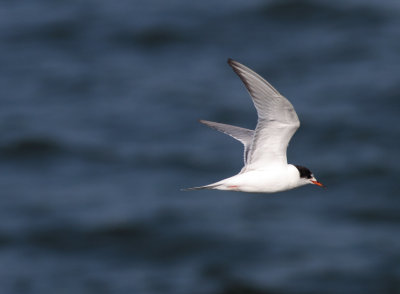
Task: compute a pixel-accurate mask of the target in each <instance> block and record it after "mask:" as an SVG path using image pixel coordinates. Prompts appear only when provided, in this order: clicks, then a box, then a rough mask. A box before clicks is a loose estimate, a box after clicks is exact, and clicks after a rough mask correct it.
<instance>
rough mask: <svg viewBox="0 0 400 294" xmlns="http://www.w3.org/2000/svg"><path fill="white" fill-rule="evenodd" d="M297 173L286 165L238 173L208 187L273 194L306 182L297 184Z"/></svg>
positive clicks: (290, 166)
mask: <svg viewBox="0 0 400 294" xmlns="http://www.w3.org/2000/svg"><path fill="white" fill-rule="evenodd" d="M298 178H299V171H298V170H297V168H296V167H295V166H294V165H291V164H287V165H286V166H284V167H281V166H279V167H277V168H276V167H275V168H274V167H273V166H271V167H270V168H266V169H257V170H250V171H245V172H243V173H239V174H237V175H234V176H232V177H230V178H227V179H224V180H221V181H219V182H217V183H214V184H211V185H209V186H211V187H212V186H214V185H215V186H216V187H215V188H212V189H217V190H230V191H241V192H249V193H275V192H281V191H286V190H290V189H293V188H296V187H299V186H302V185H306V184H307V182H306V181H304V182H303V181H302V182H301V183H299V182H298Z"/></svg>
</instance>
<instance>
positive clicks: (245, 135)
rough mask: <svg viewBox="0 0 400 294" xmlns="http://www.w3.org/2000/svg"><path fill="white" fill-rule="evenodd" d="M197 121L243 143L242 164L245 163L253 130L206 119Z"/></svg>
mask: <svg viewBox="0 0 400 294" xmlns="http://www.w3.org/2000/svg"><path fill="white" fill-rule="evenodd" d="M199 122H201V123H202V124H205V125H206V126H209V127H210V128H213V129H215V130H217V131H220V132H222V133H224V134H227V135H229V136H231V137H232V138H234V139H236V140H238V141H240V142H241V143H242V144H243V145H244V164H245V165H246V162H247V160H248V154H249V148H250V146H251V143H252V141H253V135H254V131H253V130H249V129H245V128H240V127H235V126H231V125H227V124H221V123H216V122H212V121H207V120H199Z"/></svg>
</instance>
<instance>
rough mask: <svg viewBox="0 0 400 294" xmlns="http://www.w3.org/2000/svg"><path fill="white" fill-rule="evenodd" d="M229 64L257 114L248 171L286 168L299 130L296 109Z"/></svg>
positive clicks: (254, 75) (252, 75)
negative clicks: (291, 145) (277, 167)
mask: <svg viewBox="0 0 400 294" xmlns="http://www.w3.org/2000/svg"><path fill="white" fill-rule="evenodd" d="M228 64H229V65H230V66H231V67H232V68H233V70H234V71H235V73H236V74H237V75H238V76H239V77H240V79H241V80H242V82H243V83H244V84H245V86H246V88H247V91H248V92H249V94H250V96H251V98H252V99H253V103H254V106H255V107H256V110H257V114H258V122H257V127H256V129H255V131H254V136H253V140H252V144H251V146H250V150H249V155H248V160H247V164H246V166H245V170H253V169H262V168H268V166H272V165H277V164H278V165H282V164H285V165H286V164H287V158H286V149H287V146H288V144H289V141H290V139H291V138H292V136H293V134H294V133H295V132H296V130H297V129H298V128H299V126H300V121H299V119H298V117H297V114H296V111H295V110H294V108H293V105H292V104H291V103H290V102H289V101H288V100H287V99H286V98H285V97H283V96H282V95H281V94H280V93H279V92H278V91H277V90H276V89H275V88H274V87H272V86H271V85H270V84H269V83H268V82H267V81H266V80H264V79H263V78H262V77H261V76H259V75H258V74H257V73H255V72H254V71H252V70H251V69H249V68H248V67H246V66H244V65H243V64H240V63H239V62H237V61H234V60H232V59H228Z"/></svg>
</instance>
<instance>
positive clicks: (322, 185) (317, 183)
mask: <svg viewBox="0 0 400 294" xmlns="http://www.w3.org/2000/svg"><path fill="white" fill-rule="evenodd" d="M311 182H312V183H313V184H314V185H317V186H320V187H322V188H326V186H325V185H324V184H322V183H320V182H318V181H313V180H311Z"/></svg>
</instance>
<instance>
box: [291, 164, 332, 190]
mask: <svg viewBox="0 0 400 294" xmlns="http://www.w3.org/2000/svg"><path fill="white" fill-rule="evenodd" d="M295 167H296V168H297V169H298V171H299V174H300V182H301V183H302V184H303V185H307V184H313V185H317V186H320V187H323V188H325V185H323V184H322V183H320V182H318V181H317V179H316V178H315V177H314V175H313V173H312V172H311V171H310V170H309V169H308V168H306V167H304V166H300V165H295Z"/></svg>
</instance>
